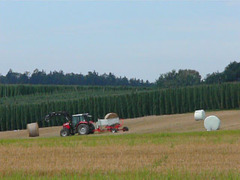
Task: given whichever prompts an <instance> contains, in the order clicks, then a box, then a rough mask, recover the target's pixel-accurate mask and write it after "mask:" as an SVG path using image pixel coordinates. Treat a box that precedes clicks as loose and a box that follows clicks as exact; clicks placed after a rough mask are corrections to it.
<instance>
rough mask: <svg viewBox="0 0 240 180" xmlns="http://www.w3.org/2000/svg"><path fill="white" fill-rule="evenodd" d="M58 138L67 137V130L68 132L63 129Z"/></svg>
mask: <svg viewBox="0 0 240 180" xmlns="http://www.w3.org/2000/svg"><path fill="white" fill-rule="evenodd" d="M60 136H62V137H66V136H69V130H68V129H67V128H63V129H62V130H61V131H60Z"/></svg>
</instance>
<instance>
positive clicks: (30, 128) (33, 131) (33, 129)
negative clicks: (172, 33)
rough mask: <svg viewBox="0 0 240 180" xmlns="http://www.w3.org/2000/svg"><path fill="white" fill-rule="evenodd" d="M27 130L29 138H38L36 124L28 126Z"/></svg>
mask: <svg viewBox="0 0 240 180" xmlns="http://www.w3.org/2000/svg"><path fill="white" fill-rule="evenodd" d="M27 130H28V134H29V137H36V136H39V128H38V123H31V124H28V125H27Z"/></svg>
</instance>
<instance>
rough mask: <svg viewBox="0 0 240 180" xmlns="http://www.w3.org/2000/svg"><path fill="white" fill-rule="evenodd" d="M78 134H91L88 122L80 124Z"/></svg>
mask: <svg viewBox="0 0 240 180" xmlns="http://www.w3.org/2000/svg"><path fill="white" fill-rule="evenodd" d="M78 134H79V135H85V134H89V126H88V125H86V124H80V125H79V126H78Z"/></svg>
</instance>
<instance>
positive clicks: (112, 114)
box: [104, 113, 118, 119]
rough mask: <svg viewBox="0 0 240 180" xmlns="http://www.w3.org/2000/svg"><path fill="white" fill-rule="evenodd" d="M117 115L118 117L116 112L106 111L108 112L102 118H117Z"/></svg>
mask: <svg viewBox="0 0 240 180" xmlns="http://www.w3.org/2000/svg"><path fill="white" fill-rule="evenodd" d="M117 117H118V115H117V114H116V113H108V114H106V116H105V117H104V119H113V118H117Z"/></svg>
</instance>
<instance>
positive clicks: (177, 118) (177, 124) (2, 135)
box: [0, 110, 240, 139]
mask: <svg viewBox="0 0 240 180" xmlns="http://www.w3.org/2000/svg"><path fill="white" fill-rule="evenodd" d="M209 115H216V116H218V117H219V118H220V119H221V127H220V130H234V129H240V110H229V111H213V112H206V117H207V116H209ZM124 126H128V127H129V129H130V131H129V132H125V133H161V132H194V131H205V128H204V125H203V121H195V120H194V117H193V113H187V114H176V115H164V116H147V117H140V118H135V119H126V120H124ZM61 128H62V126H58V127H48V128H40V129H39V133H40V137H54V136H60V135H59V132H60V130H61ZM104 134H108V133H104ZM119 134H120V133H119ZM95 135H96V134H95ZM95 135H93V136H95ZM27 137H28V133H27V131H26V130H20V131H7V132H0V139H6V138H27Z"/></svg>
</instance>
